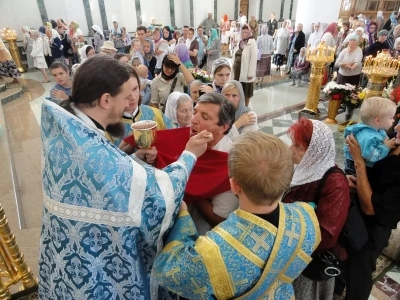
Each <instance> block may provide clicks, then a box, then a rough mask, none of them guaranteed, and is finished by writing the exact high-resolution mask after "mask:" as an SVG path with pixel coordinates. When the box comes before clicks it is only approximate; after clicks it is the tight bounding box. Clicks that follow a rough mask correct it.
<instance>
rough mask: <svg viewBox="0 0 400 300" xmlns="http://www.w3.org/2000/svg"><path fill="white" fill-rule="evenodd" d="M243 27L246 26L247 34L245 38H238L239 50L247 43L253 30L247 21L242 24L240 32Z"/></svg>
mask: <svg viewBox="0 0 400 300" xmlns="http://www.w3.org/2000/svg"><path fill="white" fill-rule="evenodd" d="M244 28H247V29H248V30H249V33H248V34H247V36H246V37H245V38H243V37H242V39H241V40H240V43H239V49H240V50H243V48H244V46H245V45H246V44H247V43H248V41H249V39H251V38H252V37H253V30H251V28H250V26H249V25H248V24H247V23H245V24H243V26H242V28H241V30H240V32H242V30H243V29H244Z"/></svg>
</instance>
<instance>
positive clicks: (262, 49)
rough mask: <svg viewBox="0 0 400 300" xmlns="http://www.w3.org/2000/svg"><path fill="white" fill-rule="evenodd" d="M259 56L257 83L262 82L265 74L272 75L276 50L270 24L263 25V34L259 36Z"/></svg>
mask: <svg viewBox="0 0 400 300" xmlns="http://www.w3.org/2000/svg"><path fill="white" fill-rule="evenodd" d="M257 47H258V57H257V59H258V60H257V70H256V77H257V83H260V84H262V81H263V79H264V77H265V76H269V75H271V55H272V52H273V51H274V40H273V38H272V36H270V35H269V34H268V26H267V25H263V26H262V27H261V35H260V36H259V37H258V38H257Z"/></svg>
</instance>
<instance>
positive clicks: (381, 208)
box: [346, 124, 400, 300]
mask: <svg viewBox="0 0 400 300" xmlns="http://www.w3.org/2000/svg"><path fill="white" fill-rule="evenodd" d="M395 130H396V131H397V136H396V144H397V145H400V124H397V126H396V127H395ZM346 143H347V144H348V147H349V150H350V153H351V156H352V157H353V159H354V165H355V168H356V174H357V178H355V177H354V176H348V179H349V184H350V187H351V188H353V189H355V190H356V191H357V194H358V197H359V201H360V207H361V211H362V212H363V214H364V219H365V221H366V226H367V230H368V233H369V240H368V242H367V243H366V244H365V245H364V247H363V248H362V249H360V250H359V251H357V252H355V253H350V254H349V259H348V261H347V264H348V265H347V268H346V299H359V300H367V299H368V297H369V295H370V293H371V288H372V272H373V271H375V266H376V260H377V258H378V256H379V254H380V253H381V252H382V250H383V248H385V247H386V246H387V245H388V241H389V237H390V234H391V231H392V229H395V228H396V227H397V223H398V222H400V201H399V195H400V173H399V170H400V156H399V155H400V147H399V146H398V147H397V148H396V149H394V150H393V151H392V152H391V155H389V156H387V157H385V158H384V159H382V160H380V161H378V162H377V163H376V164H374V166H373V167H372V168H371V170H368V171H367V168H366V165H365V160H364V159H363V157H362V155H361V149H360V146H359V145H358V142H357V140H356V139H355V138H354V137H353V136H352V135H350V136H349V137H347V139H346Z"/></svg>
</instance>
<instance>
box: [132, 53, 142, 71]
mask: <svg viewBox="0 0 400 300" xmlns="http://www.w3.org/2000/svg"><path fill="white" fill-rule="evenodd" d="M141 64H142V60H141V59H140V57H139V56H134V57H133V58H132V67H133V68H134V69H135V70H136V71H137V68H138V66H140V65H141Z"/></svg>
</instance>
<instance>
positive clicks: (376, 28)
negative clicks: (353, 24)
mask: <svg viewBox="0 0 400 300" xmlns="http://www.w3.org/2000/svg"><path fill="white" fill-rule="evenodd" d="M371 25H374V26H375V31H374V32H373V33H371V32H370V31H369V28H370V27H371ZM377 30H378V24H377V23H376V22H370V23H369V24H368V29H367V35H368V41H369V44H370V45H372V44H373V43H374V41H375V38H374V36H375V37H376V36H377Z"/></svg>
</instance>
